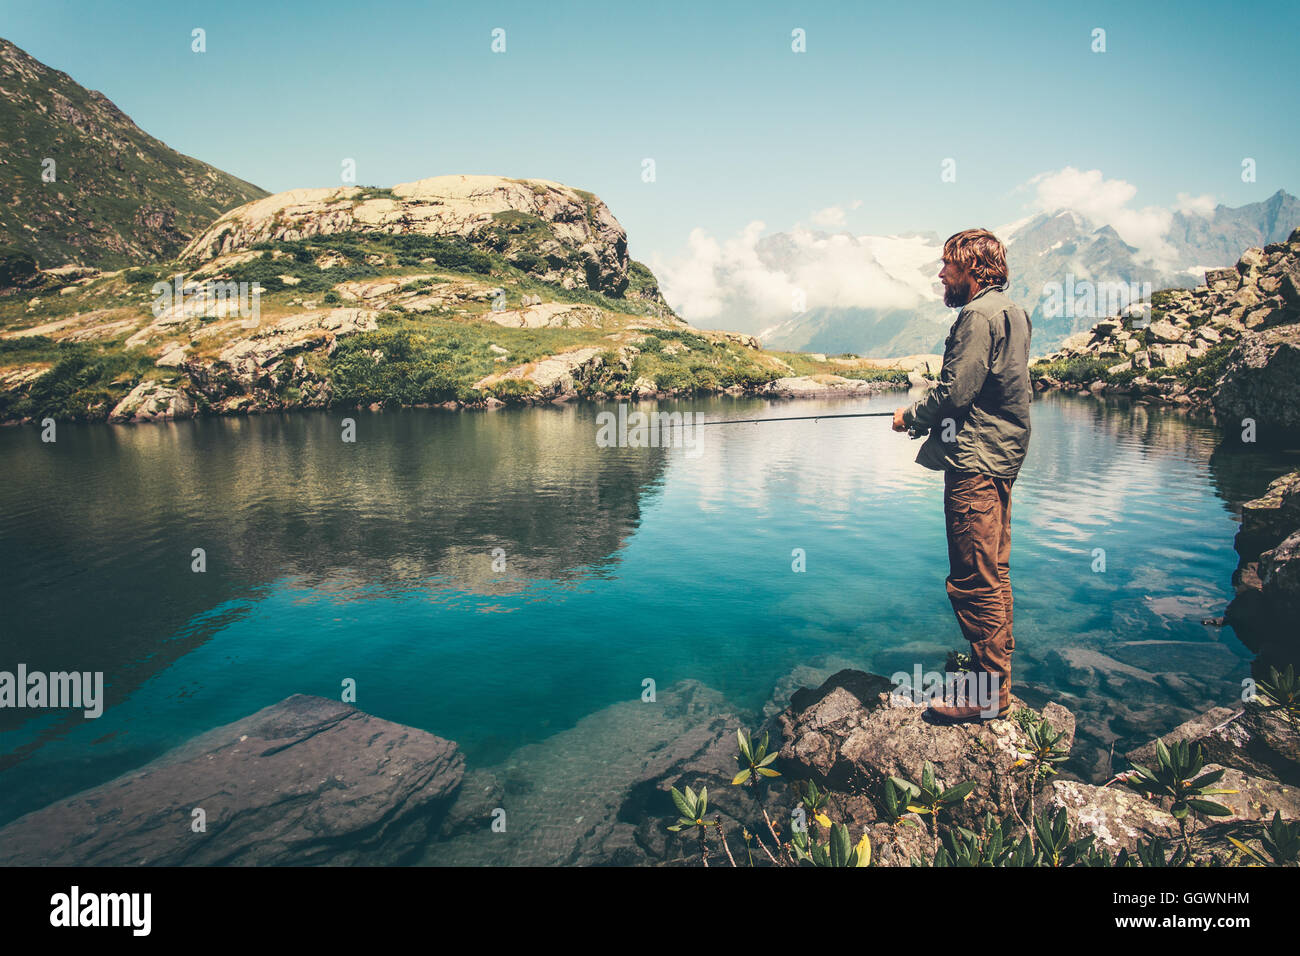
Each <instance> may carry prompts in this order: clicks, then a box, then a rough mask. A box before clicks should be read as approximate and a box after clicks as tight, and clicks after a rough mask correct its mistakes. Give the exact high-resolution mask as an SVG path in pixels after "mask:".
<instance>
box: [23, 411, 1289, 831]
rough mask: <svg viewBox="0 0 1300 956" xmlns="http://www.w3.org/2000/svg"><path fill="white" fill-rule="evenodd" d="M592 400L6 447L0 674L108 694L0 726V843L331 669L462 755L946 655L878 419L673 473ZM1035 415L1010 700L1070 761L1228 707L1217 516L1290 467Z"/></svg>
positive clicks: (931, 588) (480, 757)
mask: <svg viewBox="0 0 1300 956" xmlns="http://www.w3.org/2000/svg"><path fill="white" fill-rule="evenodd" d="M902 398H903V396H902V394H901V393H895V394H893V395H886V396H883V397H880V398H877V399H874V400H871V401H861V402H844V401H838V402H815V401H800V402H794V403H784V404H779V405H776V406H773V405H771V403H766V402H761V401H757V400H743V401H714V402H701V403H695V404H693V405H682V406H678V407H681V408H697V409H706V410H707V411H708V412H709V414H710V417H736V416H749V415H754V416H758V415H763V414H770V415H776V414H813V413H814V412H815V411H816V410H818V409H820V408H825V409H827V410H833V411H835V412H845V411H875V410H885V409H891V408H893V407H894V406H895V405H898V404H901V403H902ZM611 407H612V406H611ZM777 408H779V409H781V411H777V410H776V409H777ZM596 411H597V409H596V408H594V407H592V406H572V407H564V408H544V409H526V410H499V411H497V412H494V413H490V414H486V413H485V414H477V413H461V414H453V413H443V412H438V411H409V412H399V413H385V414H382V415H368V414H362V415H360V416H358V441H357V443H356V444H345V443H343V442H341V441H340V440H339V425H338V421H339V420H340V419H341V418H342V417H343V416H342V415H341V414H298V415H290V416H264V417H255V418H249V419H214V420H204V421H197V422H183V423H176V424H164V425H142V426H134V427H105V426H65V425H61V426H60V427H59V440H58V442H57V443H55V444H53V445H46V444H42V443H41V442H40V441H39V435H38V433H37V432H36V431H35V430H34V429H30V428H25V429H5V430H0V467H2V468H3V481H0V574H3V580H4V582H5V584H4V595H5V598H4V614H3V620H2V621H0V628H2V630H0V669H6V670H12V669H13V668H14V667H15V666H16V664H17V663H18V662H23V663H26V664H27V665H28V667H29V668H30V669H39V670H47V671H49V670H69V669H76V670H83V671H85V670H91V671H94V670H102V671H104V672H105V677H106V681H107V684H108V686H107V692H106V697H107V702H106V707H105V711H104V714H103V716H102V717H100V718H98V719H97V720H86V719H83V718H82V717H81V715H80V712H79V711H78V712H75V713H69V712H66V711H47V712H43V713H36V712H33V711H30V710H21V711H17V710H3V711H0V823H2V822H5V821H8V820H10V819H12V818H13V817H15V816H17V815H19V814H21V813H24V812H27V811H29V810H32V809H36V808H38V807H40V806H42V805H44V804H45V803H47V802H49V801H51V800H54V799H57V798H59V797H62V796H66V795H68V794H69V793H72V792H75V791H77V790H80V789H84V788H85V787H88V786H93V785H95V784H98V783H101V782H103V781H105V780H107V779H110V778H111V777H113V776H115V775H117V774H119V773H122V772H124V771H126V770H129V769H132V768H134V767H136V766H139V765H141V764H143V763H145V762H147V761H148V760H150V759H152V758H154V757H156V756H158V755H159V754H161V753H162V752H164V751H165V750H167V749H168V748H170V747H172V746H174V745H176V744H178V743H181V742H183V741H184V740H186V739H188V738H190V737H192V736H194V735H195V734H198V733H200V732H203V731H206V730H209V729H211V728H212V727H214V726H217V725H220V724H223V723H227V722H230V721H233V720H236V719H238V718H241V717H244V716H246V715H248V714H249V713H251V712H253V711H255V710H257V709H259V708H261V707H264V706H267V705H269V704H272V703H275V702H277V701H279V700H282V699H283V698H285V697H287V696H289V695H290V694H294V693H308V694H319V695H322V696H330V697H333V696H336V695H338V694H339V692H340V683H341V681H342V680H343V679H344V678H353V679H355V680H356V682H357V688H358V699H357V705H358V706H359V707H361V708H362V709H364V710H366V711H368V712H370V713H373V714H376V715H378V716H380V717H384V718H387V719H390V720H394V721H398V722H400V723H404V724H410V725H413V726H416V727H420V728H423V729H426V730H429V731H431V732H434V733H437V734H439V735H442V736H444V737H448V738H450V739H452V740H455V741H457V742H458V743H459V744H460V746H461V747H462V748H463V749H464V750H465V752H466V756H467V759H468V762H469V765H470V767H471V768H475V767H483V766H488V765H493V764H504V763H511V762H512V761H515V762H517V760H518V759H521V758H520V755H526V754H529V753H533V752H535V751H536V750H537V747H538V746H539V745H540V746H544V745H545V743H546V741H548V740H551V739H561V738H559V737H557V736H556V735H559V734H562V733H563V732H565V731H567V730H570V729H571V728H573V727H574V726H575V725H577V724H578V723H579V722H580V721H583V720H584V718H592V717H593V715H599V713H600V712H603V711H608V712H609V713H618V712H619V711H618V706H619V705H621V704H625V703H627V702H629V701H636V700H638V699H639V697H640V694H641V690H642V681H643V679H644V678H647V677H649V678H653V679H654V680H655V681H656V682H657V685H658V687H659V688H661V689H664V688H668V687H670V686H671V685H673V684H675V683H676V682H679V681H683V680H695V681H699V682H700V683H702V684H704V685H706V686H707V687H708V688H711V689H712V690H714V691H717V692H718V693H719V694H720V695H722V697H723V698H724V699H725V701H726V703H727V705H728V706H729V707H730V708H731V709H732V710H734V711H738V712H751V713H752V712H756V711H758V710H759V708H761V707H762V706H763V704H764V703H765V702H766V701H767V700H768V699H769V698H770V697H771V695H772V692H773V687H774V686H775V685H777V684H778V683H779V682H781V681H782V679H783V678H785V677H786V676H787V675H789V674H790V672H791V671H792V670H793V669H795V668H796V667H798V666H800V665H805V664H818V663H824V662H826V661H828V660H833V661H837V662H843V661H848V662H851V663H852V664H854V665H855V666H858V667H861V668H863V669H867V670H874V671H877V672H879V673H884V674H891V673H894V672H895V671H899V670H906V671H909V672H910V671H911V670H912V668H913V666H914V665H915V664H917V663H919V664H921V666H922V667H923V669H936V670H938V669H941V668H942V665H943V660H944V655H945V653H946V651H947V650H948V649H949V648H962V647H964V642H963V641H962V640H961V637H960V633H959V631H958V630H957V627H956V623H955V621H954V619H953V616H952V612H951V608H950V606H949V604H948V601H947V597H946V595H945V593H944V576H945V575H946V573H947V563H946V562H947V558H946V551H945V545H944V537H943V519H942V500H941V499H942V475H940V474H939V473H937V472H930V471H927V470H925V469H923V468H921V467H920V466H918V465H916V464H914V463H913V461H912V459H913V457H914V456H915V453H916V450H917V448H918V445H917V444H916V443H914V442H911V441H909V440H907V438H906V437H904V436H899V435H896V434H894V433H892V432H890V431H889V428H888V424H887V420H872V419H848V420H825V421H821V422H817V423H811V422H786V423H773V424H768V425H762V426H749V425H744V426H724V427H721V428H714V429H707V430H705V431H704V432H702V433H701V434H702V437H703V439H704V447H703V453H702V454H701V455H699V456H698V457H692V456H691V455H690V454H688V453H687V452H686V451H685V450H683V449H637V448H623V449H617V448H615V449H602V448H598V447H596V445H595V440H594V436H595V432H596V428H595V421H594V416H595V414H596ZM1033 427H1034V435H1033V441H1032V444H1031V449H1030V453H1029V458H1028V461H1027V463H1026V465H1025V468H1024V470H1023V471H1022V472H1021V476H1020V479H1019V480H1018V481H1017V482H1016V485H1015V488H1014V491H1013V506H1012V546H1013V551H1012V581H1013V586H1014V588H1015V597H1016V625H1015V627H1016V643H1017V654H1016V659H1015V663H1016V668H1017V672H1016V679H1017V686H1016V692H1017V693H1019V694H1021V695H1022V696H1024V697H1025V698H1026V699H1027V700H1030V702H1031V703H1038V702H1041V701H1042V700H1045V699H1046V698H1047V697H1053V698H1055V699H1058V700H1061V701H1062V702H1064V703H1065V704H1066V705H1067V706H1069V707H1070V708H1071V709H1073V710H1074V711H1075V712H1076V714H1077V715H1078V718H1079V722H1080V728H1079V730H1080V741H1079V744H1078V746H1077V747H1076V754H1077V771H1078V772H1079V773H1080V774H1081V775H1083V776H1085V777H1087V776H1090V775H1093V776H1095V775H1097V774H1100V773H1101V772H1103V771H1104V769H1105V760H1106V751H1107V750H1108V749H1109V747H1110V745H1111V743H1112V742H1114V746H1115V750H1116V752H1117V753H1119V752H1123V750H1125V749H1127V748H1128V747H1130V746H1133V745H1136V744H1138V743H1142V742H1144V741H1146V740H1148V739H1150V738H1151V737H1152V736H1154V735H1155V734H1158V733H1161V732H1163V731H1165V730H1168V729H1169V728H1170V727H1172V726H1174V725H1175V724H1177V723H1179V722H1181V721H1182V720H1184V719H1187V717H1189V716H1191V715H1192V714H1193V713H1197V712H1200V711H1203V710H1204V709H1206V708H1207V707H1209V706H1212V705H1215V704H1221V703H1229V702H1231V701H1233V700H1234V699H1236V697H1237V694H1238V692H1239V687H1240V682H1241V679H1242V678H1243V677H1245V676H1247V675H1248V674H1249V673H1250V667H1249V664H1250V658H1251V656H1252V655H1251V654H1250V652H1249V651H1248V650H1247V649H1246V648H1244V647H1243V646H1242V645H1241V643H1240V642H1239V641H1238V640H1237V639H1236V638H1235V636H1234V634H1233V633H1232V631H1231V629H1229V628H1224V629H1215V628H1213V627H1209V626H1206V625H1203V624H1202V623H1201V620H1202V618H1205V617H1210V616H1215V615H1219V614H1221V613H1222V611H1223V608H1224V606H1225V605H1226V603H1227V601H1228V600H1229V599H1230V597H1231V594H1232V588H1231V585H1230V577H1231V573H1232V569H1233V568H1234V567H1235V566H1236V555H1235V552H1234V551H1233V550H1232V539H1233V535H1234V534H1235V532H1236V528H1237V519H1236V517H1235V515H1234V514H1233V510H1232V508H1231V507H1230V506H1229V505H1228V503H1227V500H1234V501H1240V500H1242V499H1245V498H1250V497H1253V496H1255V495H1257V494H1259V493H1260V492H1261V491H1262V490H1263V488H1264V487H1265V486H1266V485H1267V483H1268V481H1269V480H1271V479H1272V478H1273V477H1275V476H1276V475H1278V474H1280V473H1282V472H1283V471H1285V470H1286V469H1287V467H1288V464H1290V467H1295V462H1294V460H1292V461H1291V462H1289V463H1288V461H1287V459H1286V458H1285V457H1284V456H1281V455H1268V454H1264V453H1259V452H1253V453H1249V454H1241V453H1237V454H1227V453H1226V452H1218V453H1216V447H1217V445H1218V433H1217V430H1216V429H1215V428H1214V427H1213V425H1212V424H1209V423H1208V422H1206V421H1204V420H1200V421H1198V420H1197V419H1196V418H1194V417H1192V418H1189V417H1188V416H1186V415H1184V414H1181V413H1179V412H1177V411H1173V410H1166V409H1160V408H1157V407H1150V406H1144V405H1131V404H1128V403H1118V402H1111V403H1102V402H1100V401H1098V400H1096V399H1083V398H1078V397H1074V396H1061V395H1052V396H1049V397H1047V398H1044V399H1042V400H1039V401H1038V402H1036V404H1035V406H1034V410H1033ZM200 547H201V548H204V549H205V550H206V553H207V572H206V573H204V574H195V573H193V572H191V570H190V564H191V560H192V559H191V551H192V549H194V548H200ZM494 548H502V549H504V551H505V558H506V570H505V571H503V572H502V571H496V570H494V569H493V556H492V550H493V549H494ZM795 548H802V549H804V551H805V552H806V555H807V558H806V561H807V570H806V572H805V573H793V572H792V570H791V562H792V556H791V555H792V550H793V549H795ZM1095 548H1104V549H1105V552H1106V570H1105V571H1104V572H1103V573H1095V572H1094V571H1093V570H1092V565H1093V560H1094V559H1093V550H1094V549H1095ZM34 713H35V714H36V715H35V716H33V714H34ZM615 723H617V721H615ZM521 748H523V749H521ZM590 759H591V761H593V763H594V762H595V761H597V760H600V759H601V758H600V757H599V756H596V755H593V756H592V757H591V758H590ZM591 769H592V773H593V775H594V774H595V773H596V769H597V768H596V767H595V766H594V765H593V767H592V768H591ZM566 773H567V775H568V777H569V778H571V779H573V780H574V784H573V785H574V787H575V788H580V787H581V778H582V777H583V768H582V767H581V766H570V767H568V768H567V769H566Z"/></svg>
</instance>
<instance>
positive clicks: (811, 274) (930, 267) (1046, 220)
mask: <svg viewBox="0 0 1300 956" xmlns="http://www.w3.org/2000/svg"><path fill="white" fill-rule="evenodd" d="M1297 226H1300V202H1298V201H1297V200H1296V197H1294V196H1292V195H1290V194H1288V193H1285V192H1283V191H1281V190H1279V191H1278V192H1277V193H1275V194H1274V195H1273V196H1271V197H1270V198H1269V199H1267V200H1265V201H1263V202H1258V203H1251V204H1249V205H1246V206H1240V207H1237V208H1230V207H1228V206H1224V205H1222V204H1220V205H1219V206H1217V207H1216V208H1215V209H1214V210H1213V212H1208V213H1204V214H1202V213H1197V212H1191V211H1187V212H1174V213H1172V215H1171V216H1170V219H1169V228H1168V230H1167V232H1166V234H1165V235H1164V237H1163V240H1162V245H1161V246H1160V248H1159V250H1158V254H1157V253H1153V252H1152V251H1151V250H1147V251H1145V252H1143V251H1140V250H1139V249H1138V248H1136V247H1135V246H1133V245H1130V244H1129V243H1127V242H1125V241H1124V239H1123V238H1122V237H1121V235H1120V234H1119V232H1117V231H1116V229H1115V228H1114V227H1113V226H1111V225H1109V224H1105V223H1096V222H1093V221H1091V220H1089V219H1088V218H1087V217H1085V216H1083V215H1081V214H1080V213H1078V212H1074V211H1071V210H1068V209H1062V210H1056V211H1053V212H1045V213H1039V214H1038V215H1035V216H1032V217H1030V218H1028V219H1022V220H1020V221H1018V222H1014V223H1011V224H1008V225H1006V226H1003V227H1001V228H1000V229H995V230H994V231H995V233H997V235H998V237H999V238H1001V239H1002V241H1003V242H1004V243H1006V246H1007V256H1008V266H1009V268H1010V271H1011V288H1010V290H1009V294H1010V295H1011V297H1012V298H1013V299H1014V300H1015V301H1017V302H1019V303H1020V304H1021V305H1023V306H1024V307H1025V308H1026V309H1027V310H1029V312H1030V314H1031V316H1032V318H1033V322H1034V340H1033V352H1034V354H1035V355H1042V354H1045V353H1047V352H1049V351H1052V350H1054V349H1056V348H1057V347H1059V345H1060V344H1061V342H1062V341H1063V340H1064V339H1065V338H1066V337H1067V336H1069V335H1071V334H1073V333H1074V332H1077V331H1081V330H1083V329H1087V328H1090V327H1091V326H1092V325H1093V324H1095V323H1096V321H1097V320H1098V319H1099V318H1100V317H1101V315H1104V314H1108V313H1109V312H1113V311H1114V308H1108V306H1107V301H1108V300H1107V296H1106V294H1105V292H1099V293H1098V295H1097V297H1096V300H1095V303H1094V304H1091V305H1089V306H1088V307H1084V304H1085V300H1084V299H1083V298H1082V297H1080V298H1079V299H1078V301H1077V305H1078V306H1079V307H1075V306H1076V302H1074V301H1067V302H1063V297H1064V296H1068V295H1069V291H1068V290H1071V289H1074V288H1076V287H1077V288H1081V289H1082V288H1086V287H1088V286H1091V287H1092V288H1094V289H1098V290H1103V289H1107V288H1108V289H1111V290H1114V289H1116V288H1118V287H1121V286H1122V287H1123V289H1121V290H1120V291H1121V292H1128V293H1132V294H1134V295H1141V296H1146V295H1149V294H1150V292H1151V291H1155V290H1158V289H1162V288H1173V287H1191V286H1195V285H1198V284H1200V283H1201V282H1202V281H1203V273H1204V270H1205V269H1207V268H1219V267H1224V266H1231V265H1232V264H1233V263H1235V262H1236V261H1237V259H1238V258H1239V257H1240V256H1241V253H1242V252H1244V251H1245V250H1246V249H1248V248H1250V247H1251V246H1263V245H1265V244H1266V243H1269V242H1278V241H1282V240H1285V239H1286V237H1287V235H1288V234H1289V233H1290V231H1291V230H1292V229H1294V228H1296V227H1297ZM943 238H944V237H941V236H939V235H937V234H935V233H915V234H910V235H898V236H853V235H850V234H848V233H839V234H828V233H825V232H815V231H809V230H804V229H796V230H792V231H791V232H788V233H776V234H774V235H770V236H766V237H763V238H753V241H752V242H750V243H749V244H747V245H746V244H745V243H744V242H739V241H738V242H737V243H731V244H728V246H727V247H726V248H725V249H723V250H722V253H721V254H719V255H717V256H715V258H714V259H713V260H712V261H711V262H709V263H707V264H706V265H705V267H706V268H710V269H711V270H712V275H711V278H712V281H713V285H712V287H711V288H710V296H711V298H710V300H709V301H710V306H711V308H710V309H709V311H710V313H711V314H709V315H707V316H693V315H691V314H690V311H689V309H686V310H684V314H685V316H686V318H687V319H688V321H692V322H693V323H694V324H697V325H707V326H710V327H714V328H729V329H735V330H738V331H744V332H753V333H757V334H758V335H759V336H760V338H762V340H763V344H764V345H765V346H766V347H768V348H776V349H799V350H805V351H813V352H826V353H829V354H834V353H839V352H854V353H857V354H859V355H872V356H879V357H888V356H899V355H908V354H913V353H918V352H942V351H943V343H944V339H945V338H946V336H947V334H948V329H949V328H950V326H951V324H952V321H953V319H954V318H955V317H956V313H955V312H954V311H953V310H952V309H949V308H947V307H946V306H944V304H943V297H942V289H941V287H940V285H939V282H938V279H937V274H938V271H939V260H940V257H941V255H942V250H943ZM695 265H696V268H697V269H698V268H700V266H701V263H699V262H696V263H695ZM1144 283H1149V286H1145V285H1143V284H1144ZM666 287H667V291H668V296H669V301H673V289H672V283H671V282H668V283H666ZM1053 289H1056V290H1058V291H1057V292H1056V293H1055V297H1054V293H1053ZM1062 292H1064V296H1063V295H1062ZM1111 301H1113V299H1112V300H1111ZM674 305H675V306H677V305H678V303H677V302H674ZM1062 305H1064V307H1062ZM1099 312H1100V314H1098V313H1099Z"/></svg>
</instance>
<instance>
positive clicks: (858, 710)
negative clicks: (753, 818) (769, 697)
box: [774, 670, 1074, 824]
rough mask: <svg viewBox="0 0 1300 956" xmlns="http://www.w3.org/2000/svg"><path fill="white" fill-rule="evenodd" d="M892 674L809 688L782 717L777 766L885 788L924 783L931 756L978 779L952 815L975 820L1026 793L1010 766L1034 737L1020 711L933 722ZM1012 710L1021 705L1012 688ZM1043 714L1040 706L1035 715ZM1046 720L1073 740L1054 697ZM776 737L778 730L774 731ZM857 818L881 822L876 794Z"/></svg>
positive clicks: (824, 779) (844, 786)
mask: <svg viewBox="0 0 1300 956" xmlns="http://www.w3.org/2000/svg"><path fill="white" fill-rule="evenodd" d="M894 689H895V685H894V684H893V683H891V682H890V681H889V680H888V679H887V678H884V677H881V676H879V675H876V674H867V673H863V672H862V671H856V670H842V671H840V672H839V673H837V674H834V675H833V676H831V677H830V678H829V679H828V680H827V681H826V682H825V683H824V684H822V685H821V686H820V687H819V688H817V689H815V690H812V689H803V690H800V691H799V692H797V693H796V694H795V695H794V696H793V697H792V698H791V700H790V706H789V708H787V709H786V710H785V711H783V712H782V713H781V714H779V715H778V716H777V717H776V723H775V729H776V730H777V731H778V732H779V734H780V739H781V740H782V744H781V750H780V759H779V761H778V766H779V767H780V768H781V769H782V770H783V771H784V772H785V773H787V774H788V775H789V776H791V777H792V778H804V779H812V780H814V781H816V783H817V784H818V786H824V787H827V788H829V789H831V790H835V791H839V792H844V791H847V792H850V793H864V792H867V793H871V792H874V793H879V792H880V790H881V788H883V786H884V782H885V780H886V779H888V778H889V777H891V776H900V777H905V778H907V779H910V780H912V781H913V782H919V781H920V778H921V771H922V767H923V766H924V764H925V762H926V761H929V762H930V763H931V764H932V765H933V766H934V772H935V776H936V778H937V779H938V780H939V781H940V782H941V785H944V786H955V785H956V784H958V783H962V782H964V781H967V780H973V781H975V784H976V786H975V790H974V792H973V793H972V794H971V796H970V798H969V799H967V800H966V801H965V802H964V803H962V804H960V805H958V806H957V807H955V808H954V809H953V811H952V819H953V820H954V821H956V822H959V823H964V824H971V823H975V822H976V821H978V820H980V819H982V818H983V816H984V813H985V812H986V811H991V812H992V813H993V815H994V816H995V817H997V818H998V819H1001V818H1002V817H1004V816H1008V815H1010V814H1011V812H1012V806H1013V800H1014V802H1015V804H1016V805H1017V806H1019V805H1020V803H1021V801H1023V800H1024V799H1025V797H1026V795H1027V786H1026V783H1025V780H1024V774H1022V773H1015V772H1013V767H1014V766H1015V765H1016V763H1017V761H1019V760H1020V758H1021V754H1020V751H1019V749H1018V746H1019V745H1021V744H1024V743H1025V742H1026V740H1027V739H1028V738H1027V736H1026V734H1025V732H1024V730H1023V729H1022V728H1021V726H1020V724H1019V723H1018V722H1017V721H1016V720H1010V719H1008V720H991V721H988V722H985V723H982V724H978V725H973V724H967V725H956V726H945V725H941V724H934V723H930V722H928V720H927V719H926V718H925V717H924V716H923V715H924V709H925V708H924V705H923V704H917V703H913V702H912V701H911V700H910V699H906V698H900V697H898V696H896V695H894V694H893V693H892V691H894ZM1012 701H1013V714H1014V710H1015V709H1017V708H1024V707H1026V705H1025V704H1024V703H1023V701H1020V699H1019V698H1017V697H1015V696H1014V695H1013V697H1012ZM1036 716H1037V715H1036ZM1041 717H1042V719H1043V720H1045V721H1047V722H1049V723H1050V724H1051V725H1052V726H1053V727H1054V728H1055V729H1056V730H1058V731H1062V732H1063V736H1062V739H1061V742H1060V746H1062V747H1065V748H1069V747H1070V746H1071V745H1072V744H1073V741H1074V715H1073V714H1071V713H1070V712H1069V711H1068V710H1066V709H1065V708H1064V707H1062V706H1060V705H1059V704H1055V703H1049V704H1047V705H1046V706H1044V707H1043V709H1042V712H1041ZM774 739H776V737H775V735H774ZM856 819H857V822H860V823H861V822H874V812H873V810H872V808H871V805H870V803H869V801H866V800H865V799H864V802H863V803H862V804H861V805H860V806H859V807H857V808H856Z"/></svg>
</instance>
